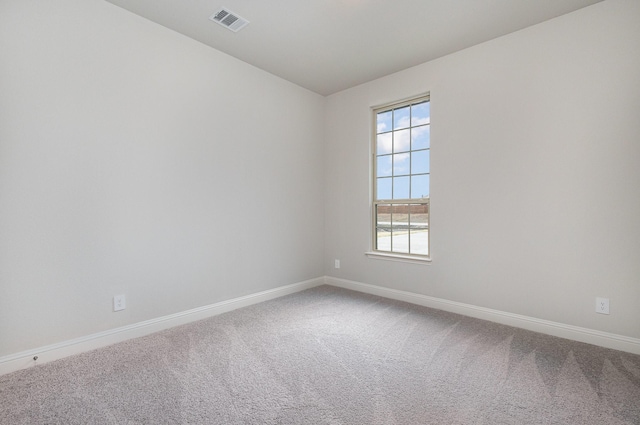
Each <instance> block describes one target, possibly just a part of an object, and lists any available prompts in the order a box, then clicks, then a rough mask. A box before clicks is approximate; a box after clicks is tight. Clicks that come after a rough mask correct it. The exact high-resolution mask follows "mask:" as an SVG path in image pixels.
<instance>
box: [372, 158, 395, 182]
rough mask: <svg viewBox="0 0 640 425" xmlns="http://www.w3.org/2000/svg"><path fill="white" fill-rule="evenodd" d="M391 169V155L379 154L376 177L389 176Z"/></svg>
mask: <svg viewBox="0 0 640 425" xmlns="http://www.w3.org/2000/svg"><path fill="white" fill-rule="evenodd" d="M391 170H392V168H391V155H383V156H379V157H378V162H377V163H376V177H385V176H390V175H391Z"/></svg>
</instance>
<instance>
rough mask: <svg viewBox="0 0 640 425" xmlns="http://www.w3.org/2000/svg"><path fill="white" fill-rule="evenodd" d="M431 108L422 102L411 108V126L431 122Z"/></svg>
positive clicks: (427, 103)
mask: <svg viewBox="0 0 640 425" xmlns="http://www.w3.org/2000/svg"><path fill="white" fill-rule="evenodd" d="M430 115H431V106H430V104H429V102H422V103H418V104H415V105H413V106H412V107H411V125H412V126H414V125H422V124H428V123H429V122H431V119H430Z"/></svg>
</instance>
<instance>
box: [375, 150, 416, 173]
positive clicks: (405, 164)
mask: <svg viewBox="0 0 640 425" xmlns="http://www.w3.org/2000/svg"><path fill="white" fill-rule="evenodd" d="M409 159H410V156H409V154H408V153H399V154H395V155H393V175H394V176H401V175H407V174H409V166H410V164H409ZM378 162H379V161H378Z"/></svg>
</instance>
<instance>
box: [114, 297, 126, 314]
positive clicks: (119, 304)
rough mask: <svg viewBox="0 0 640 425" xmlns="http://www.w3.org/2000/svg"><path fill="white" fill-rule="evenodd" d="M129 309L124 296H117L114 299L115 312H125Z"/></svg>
mask: <svg viewBox="0 0 640 425" xmlns="http://www.w3.org/2000/svg"><path fill="white" fill-rule="evenodd" d="M126 307H127V300H126V299H125V297H124V294H123V295H116V296H115V297H113V311H120V310H124V309H125V308H126Z"/></svg>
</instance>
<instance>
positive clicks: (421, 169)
mask: <svg viewBox="0 0 640 425" xmlns="http://www.w3.org/2000/svg"><path fill="white" fill-rule="evenodd" d="M428 172H429V150H428V149H427V150H424V151H416V152H411V174H424V173H428Z"/></svg>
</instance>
